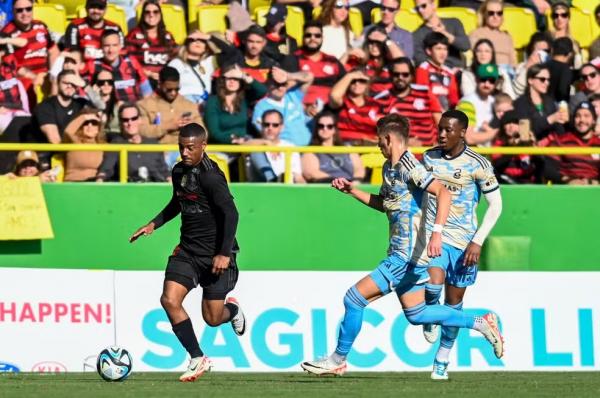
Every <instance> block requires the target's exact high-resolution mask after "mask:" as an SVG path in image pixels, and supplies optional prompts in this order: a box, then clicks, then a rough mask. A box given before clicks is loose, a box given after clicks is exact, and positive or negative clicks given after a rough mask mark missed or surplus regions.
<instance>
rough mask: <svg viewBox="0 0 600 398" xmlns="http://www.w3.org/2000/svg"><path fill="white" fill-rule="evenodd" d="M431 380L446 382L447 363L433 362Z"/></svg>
mask: <svg viewBox="0 0 600 398" xmlns="http://www.w3.org/2000/svg"><path fill="white" fill-rule="evenodd" d="M431 380H448V362H438V361H437V359H436V360H434V361H433V371H432V372H431Z"/></svg>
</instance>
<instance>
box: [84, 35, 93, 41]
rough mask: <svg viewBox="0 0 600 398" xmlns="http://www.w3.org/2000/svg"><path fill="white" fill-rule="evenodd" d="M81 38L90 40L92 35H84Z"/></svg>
mask: <svg viewBox="0 0 600 398" xmlns="http://www.w3.org/2000/svg"><path fill="white" fill-rule="evenodd" d="M83 40H92V36H90V35H85V36H83Z"/></svg>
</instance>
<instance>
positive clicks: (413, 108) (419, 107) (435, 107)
mask: <svg viewBox="0 0 600 398" xmlns="http://www.w3.org/2000/svg"><path fill="white" fill-rule="evenodd" d="M391 68H392V85H393V87H392V90H390V91H389V92H387V93H382V94H381V95H379V96H377V97H376V99H377V100H379V102H380V104H381V105H382V106H383V110H384V113H386V114H388V113H399V114H400V115H402V116H404V117H407V118H408V120H409V121H410V136H409V140H408V142H409V145H410V146H421V145H426V146H429V145H434V144H435V143H436V140H437V124H438V122H439V120H440V118H441V112H442V108H441V106H440V103H439V101H438V100H437V98H436V97H435V96H434V95H433V94H431V91H430V90H429V88H428V87H427V86H421V85H417V84H412V82H413V80H414V78H415V67H414V66H413V64H412V61H411V60H410V59H409V58H405V57H402V58H398V59H396V60H394V62H393V63H392V65H391Z"/></svg>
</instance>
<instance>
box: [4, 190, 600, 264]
mask: <svg viewBox="0 0 600 398" xmlns="http://www.w3.org/2000/svg"><path fill="white" fill-rule="evenodd" d="M370 189H371V190H372V191H376V189H377V188H376V187H370ZM232 191H233V194H234V196H235V198H236V203H237V205H238V209H239V211H240V225H239V230H238V240H239V242H240V246H241V253H240V256H239V264H240V267H241V268H242V269H243V270H288V271H289V270H323V271H325V270H344V271H355V270H370V269H372V268H374V266H375V265H376V264H377V263H378V262H379V261H380V260H381V258H382V257H383V256H384V255H385V250H386V240H387V220H386V218H385V216H384V215H383V214H381V213H378V212H375V211H372V210H370V209H368V208H366V207H364V206H363V205H361V204H360V203H358V202H356V201H355V200H352V199H351V198H349V197H345V196H344V195H341V194H340V193H338V192H335V191H334V190H333V189H331V188H329V187H327V186H315V185H312V186H284V185H262V184H237V185H236V184H233V185H232ZM502 193H503V202H504V210H503V213H502V217H501V218H500V220H499V222H498V224H497V226H496V227H495V229H494V230H493V232H492V235H491V237H490V239H488V242H487V243H486V245H485V246H484V253H483V259H482V269H487V270H521V271H525V270H534V271H542V270H545V271H550V270H553V271H556V270H561V271H585V270H588V271H591V270H595V271H597V270H600V250H599V249H598V222H599V220H600V206H599V199H600V187H568V186H550V187H549V186H506V187H503V189H502ZM44 194H45V197H46V201H47V205H48V210H49V213H50V218H51V222H52V226H53V228H54V234H55V239H51V240H43V241H39V240H33V241H3V242H0V267H32V268H71V269H114V270H163V269H164V266H165V260H166V257H167V256H168V255H169V254H170V252H171V251H172V249H173V248H174V246H175V245H176V244H177V241H178V228H179V221H178V220H174V221H173V222H172V223H170V224H169V225H167V226H165V227H163V228H161V229H160V230H158V231H156V232H155V233H154V235H153V236H152V237H150V238H142V239H140V240H139V241H138V242H136V243H135V244H134V245H131V244H129V243H128V241H127V239H128V237H129V236H130V235H131V234H132V233H133V232H134V231H135V229H136V228H137V227H139V226H140V225H142V224H143V223H145V222H147V221H148V220H150V219H151V218H152V217H153V216H154V215H155V214H156V213H157V212H158V211H160V210H161V209H162V207H163V206H164V205H165V204H166V202H167V201H168V200H169V197H170V195H171V189H170V187H168V186H167V185H159V184H157V185H154V184H146V185H136V184H127V185H118V184H90V185H87V184H67V183H64V184H45V185H44ZM484 208H485V205H483V204H482V205H481V206H480V209H479V213H480V215H481V214H482V211H483V209H484ZM480 218H481V217H480Z"/></svg>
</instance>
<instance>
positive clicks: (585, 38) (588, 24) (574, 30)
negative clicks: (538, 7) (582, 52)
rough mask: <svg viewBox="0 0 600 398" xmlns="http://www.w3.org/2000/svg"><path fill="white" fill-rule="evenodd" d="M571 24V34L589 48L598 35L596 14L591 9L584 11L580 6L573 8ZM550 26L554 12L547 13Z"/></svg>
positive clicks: (584, 46) (570, 11) (580, 43)
mask: <svg viewBox="0 0 600 398" xmlns="http://www.w3.org/2000/svg"><path fill="white" fill-rule="evenodd" d="M569 13H570V14H571V17H570V20H571V21H570V23H569V26H570V28H571V35H572V36H573V38H574V39H575V40H576V41H577V43H579V46H581V47H582V48H588V47H589V46H590V44H592V42H593V41H594V40H595V39H596V38H597V37H598V31H597V30H596V29H594V27H596V26H597V24H596V18H595V17H594V14H593V13H592V12H589V11H582V10H580V9H579V8H571V9H570V10H569ZM546 17H547V18H548V26H552V14H551V13H548V14H546Z"/></svg>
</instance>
